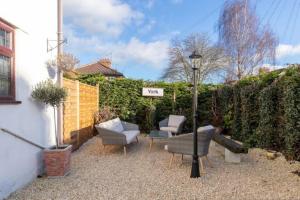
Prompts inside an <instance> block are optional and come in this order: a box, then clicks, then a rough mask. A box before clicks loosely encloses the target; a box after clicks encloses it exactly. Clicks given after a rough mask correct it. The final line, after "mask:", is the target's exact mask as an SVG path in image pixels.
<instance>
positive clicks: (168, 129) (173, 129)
mask: <svg viewBox="0 0 300 200" xmlns="http://www.w3.org/2000/svg"><path fill="white" fill-rule="evenodd" d="M159 129H160V130H162V131H169V132H172V133H178V127H171V126H169V127H160V128H159Z"/></svg>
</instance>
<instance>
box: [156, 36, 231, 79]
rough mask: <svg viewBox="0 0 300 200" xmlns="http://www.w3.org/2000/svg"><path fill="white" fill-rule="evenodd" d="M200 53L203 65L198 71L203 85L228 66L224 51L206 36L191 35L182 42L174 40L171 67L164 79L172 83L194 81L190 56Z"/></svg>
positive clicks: (171, 47)
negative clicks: (195, 52)
mask: <svg viewBox="0 0 300 200" xmlns="http://www.w3.org/2000/svg"><path fill="white" fill-rule="evenodd" d="M194 51H197V52H199V53H200V54H201V55H202V57H203V60H202V64H201V67H200V69H199V70H198V73H199V74H198V82H199V83H202V82H203V81H205V80H206V79H207V78H208V77H209V76H210V75H212V74H213V73H216V72H219V71H220V70H222V69H224V67H225V66H227V63H228V59H227V58H226V56H225V55H224V52H223V49H221V48H219V47H218V46H216V45H214V44H212V43H211V41H210V39H209V37H208V35H206V34H201V33H200V34H199V33H198V34H191V35H189V36H187V37H186V38H184V39H183V40H180V39H178V38H175V39H173V41H172V44H171V46H170V48H169V66H168V67H167V68H166V69H165V71H164V73H163V75H162V78H163V79H165V80H171V81H185V82H190V81H191V80H192V74H193V71H192V66H191V63H190V59H189V56H190V55H191V54H192V52H194Z"/></svg>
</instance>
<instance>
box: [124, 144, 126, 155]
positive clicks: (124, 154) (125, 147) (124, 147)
mask: <svg viewBox="0 0 300 200" xmlns="http://www.w3.org/2000/svg"><path fill="white" fill-rule="evenodd" d="M124 156H126V146H124Z"/></svg>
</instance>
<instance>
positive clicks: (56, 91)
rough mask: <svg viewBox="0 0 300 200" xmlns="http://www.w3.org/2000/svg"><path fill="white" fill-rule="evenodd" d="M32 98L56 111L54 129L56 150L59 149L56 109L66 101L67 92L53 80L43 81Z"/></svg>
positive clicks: (34, 91) (34, 90) (35, 89)
mask: <svg viewBox="0 0 300 200" xmlns="http://www.w3.org/2000/svg"><path fill="white" fill-rule="evenodd" d="M31 96H32V98H34V99H35V100H37V101H39V102H42V103H45V104H46V105H50V106H52V107H53V111H54V126H55V127H54V128H55V139H56V149H58V137H57V128H56V120H55V119H56V108H57V107H58V106H59V105H60V104H61V103H62V102H63V101H64V100H65V99H66V97H67V91H66V89H65V88H61V87H59V86H57V85H55V84H53V83H52V81H51V80H47V81H42V82H40V83H38V84H37V85H36V86H35V88H34V89H33V91H32V94H31Z"/></svg>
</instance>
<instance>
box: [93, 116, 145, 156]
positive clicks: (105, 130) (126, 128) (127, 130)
mask: <svg viewBox="0 0 300 200" xmlns="http://www.w3.org/2000/svg"><path fill="white" fill-rule="evenodd" d="M95 128H96V129H97V131H98V133H99V136H100V137H101V138H102V144H103V146H104V152H105V146H106V145H122V146H123V147H124V155H126V145H128V144H130V143H132V142H133V141H137V142H138V135H139V134H140V130H139V126H138V125H136V124H132V123H129V122H124V121H121V120H120V119H119V118H115V119H113V120H109V121H107V122H103V123H100V124H97V125H95Z"/></svg>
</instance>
